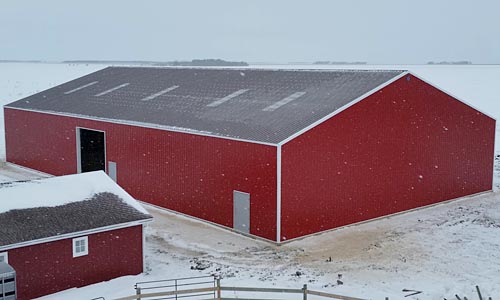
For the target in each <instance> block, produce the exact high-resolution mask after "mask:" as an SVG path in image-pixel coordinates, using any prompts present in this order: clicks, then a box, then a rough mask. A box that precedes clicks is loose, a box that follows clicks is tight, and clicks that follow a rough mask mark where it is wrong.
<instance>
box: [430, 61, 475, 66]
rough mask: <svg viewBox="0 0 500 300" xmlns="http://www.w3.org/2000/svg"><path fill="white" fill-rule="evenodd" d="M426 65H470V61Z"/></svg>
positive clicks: (431, 62)
mask: <svg viewBox="0 0 500 300" xmlns="http://www.w3.org/2000/svg"><path fill="white" fill-rule="evenodd" d="M427 64H428V65H472V62H471V61H468V60H460V61H440V62H433V61H430V62H428V63H427Z"/></svg>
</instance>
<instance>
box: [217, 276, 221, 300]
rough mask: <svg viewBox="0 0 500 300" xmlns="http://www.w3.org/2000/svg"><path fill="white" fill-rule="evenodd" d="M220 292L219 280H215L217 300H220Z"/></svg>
mask: <svg viewBox="0 0 500 300" xmlns="http://www.w3.org/2000/svg"><path fill="white" fill-rule="evenodd" d="M220 297H221V292H220V278H217V300H220Z"/></svg>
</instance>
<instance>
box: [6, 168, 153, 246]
mask: <svg viewBox="0 0 500 300" xmlns="http://www.w3.org/2000/svg"><path fill="white" fill-rule="evenodd" d="M151 218H152V217H151V215H149V214H148V213H147V211H146V210H145V209H144V208H143V207H142V206H141V205H140V204H139V203H138V202H137V201H136V200H134V199H133V198H132V197H131V196H130V195H129V194H128V193H127V192H125V191H124V190H123V189H122V188H121V187H119V186H118V185H117V184H116V183H115V182H114V181H113V180H111V179H110V178H109V177H108V176H107V175H106V174H105V173H104V172H102V171H97V172H88V173H82V174H75V175H67V176H60V177H51V178H46V179H37V180H30V181H14V182H4V183H0V248H2V247H7V248H8V246H9V245H13V244H18V243H23V242H30V241H34V240H39V239H44V238H54V237H55V238H57V237H58V236H60V235H65V234H74V233H77V232H82V231H88V230H102V229H103V228H104V227H108V226H113V225H120V226H130V225H132V224H135V223H137V222H139V223H143V222H146V221H149V219H151Z"/></svg>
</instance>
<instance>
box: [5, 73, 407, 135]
mask: <svg viewBox="0 0 500 300" xmlns="http://www.w3.org/2000/svg"><path fill="white" fill-rule="evenodd" d="M403 73H404V71H400V70H383V71H382V70H262V69H260V70H259V69H199V68H198V69H196V68H187V69H186V68H184V69H180V68H145V67H133V68H132V67H110V68H106V69H104V70H101V71H97V72H95V73H92V74H90V75H87V76H84V77H81V78H78V79H76V80H73V81H70V82H68V83H65V84H62V85H60V86H57V87H54V88H51V89H48V90H46V91H43V92H40V93H38V94H35V95H32V96H30V97H27V98H24V99H21V100H18V101H16V102H13V103H11V104H8V105H6V107H10V108H18V109H27V110H36V111H44V112H49V113H57V114H63V115H72V116H79V117H85V118H92V119H99V120H108V121H112V122H124V123H128V124H136V125H145V126H148V125H149V126H152V127H160V128H165V129H169V130H173V131H182V132H189V133H199V134H203V135H214V136H221V137H228V138H235V139H242V140H250V141H256V142H262V143H271V144H276V143H279V142H281V141H283V140H285V139H287V138H289V137H290V136H292V135H294V134H296V133H297V132H299V131H301V130H303V129H304V128H308V127H309V126H311V125H312V124H315V123H316V122H317V121H319V120H321V119H322V118H324V117H326V116H329V115H331V114H332V113H334V112H336V111H337V110H339V109H341V108H342V107H344V106H345V105H347V104H349V103H351V102H354V101H356V100H357V99H358V98H360V97H362V96H363V95H365V94H367V93H369V92H371V91H373V90H374V89H376V88H377V87H379V86H381V85H383V84H385V83H387V82H389V81H391V80H393V79H394V78H397V77H398V76H400V75H401V74H403Z"/></svg>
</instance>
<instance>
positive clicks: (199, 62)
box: [63, 59, 248, 67]
mask: <svg viewBox="0 0 500 300" xmlns="http://www.w3.org/2000/svg"><path fill="white" fill-rule="evenodd" d="M63 63H67V64H107V65H151V66H197V67H201V66H248V63H246V62H244V61H226V60H222V59H193V60H191V61H177V60H176V61H165V62H162V61H146V60H132V61H124V60H66V61H63Z"/></svg>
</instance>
